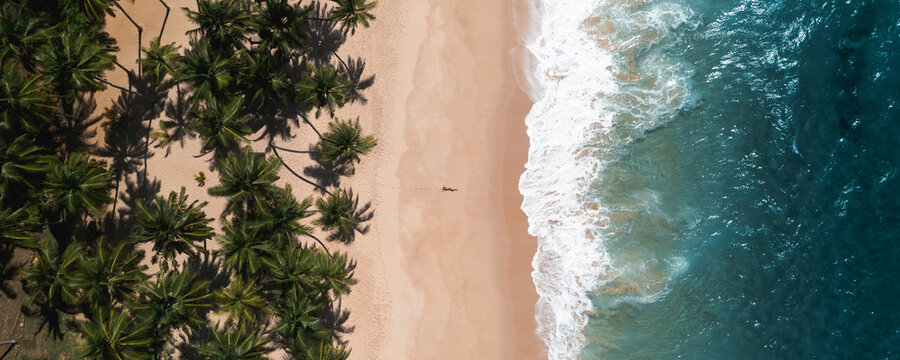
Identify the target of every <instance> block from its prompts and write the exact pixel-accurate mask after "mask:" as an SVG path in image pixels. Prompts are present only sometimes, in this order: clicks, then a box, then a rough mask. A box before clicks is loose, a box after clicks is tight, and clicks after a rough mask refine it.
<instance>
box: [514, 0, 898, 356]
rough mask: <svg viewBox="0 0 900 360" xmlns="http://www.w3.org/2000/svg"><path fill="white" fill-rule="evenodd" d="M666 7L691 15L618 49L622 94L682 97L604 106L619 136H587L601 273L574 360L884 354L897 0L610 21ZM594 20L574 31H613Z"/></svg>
mask: <svg viewBox="0 0 900 360" xmlns="http://www.w3.org/2000/svg"><path fill="white" fill-rule="evenodd" d="M624 3H628V4H631V2H627V1H626V2H624ZM673 4H674V5H673ZM669 5H672V6H677V7H678V8H679V9H682V10H683V12H685V13H687V14H688V15H689V17H688V20H687V21H678V22H673V23H672V25H671V27H669V28H666V31H664V32H659V31H657V32H655V33H653V32H651V34H652V36H645V37H644V39H650V40H647V41H645V42H644V43H643V45H640V46H636V47H631V48H629V49H627V50H628V51H630V52H629V53H625V54H624V55H623V51H622V48H621V47H618V48H616V51H618V56H619V57H618V58H617V59H615V60H614V62H616V63H617V64H620V65H621V66H620V67H619V69H627V70H628V71H631V72H632V73H634V74H637V76H638V77H639V78H640V79H641V80H633V79H626V80H621V78H620V81H619V82H618V85H619V88H618V90H617V91H618V92H620V93H624V92H626V91H627V92H628V93H629V94H635V93H641V92H640V91H638V90H640V89H647V88H653V84H655V83H657V82H661V81H664V80H666V81H674V82H678V83H679V84H680V85H679V86H680V87H679V89H682V91H681V92H679V93H677V94H675V95H674V96H675V97H676V98H677V99H676V101H672V104H673V106H672V107H671V108H670V109H668V110H666V111H655V112H652V114H650V115H647V114H644V113H641V114H638V112H635V111H632V110H627V109H626V110H621V109H618V110H616V111H618V112H617V113H616V115H615V117H614V119H613V120H612V122H611V123H612V124H613V125H612V126H611V127H610V128H611V129H613V132H612V134H613V135H612V136H618V137H619V138H628V139H629V140H628V141H620V142H615V141H610V140H608V139H606V138H604V139H602V140H595V142H594V145H595V147H596V149H595V151H594V152H593V156H597V157H602V158H604V159H606V160H605V162H604V163H603V166H602V167H601V168H600V169H599V170H598V172H597V176H596V178H595V179H594V180H593V181H592V183H591V186H590V187H589V192H588V196H587V198H589V199H590V202H593V203H596V204H601V205H602V207H603V208H604V209H606V210H607V212H606V213H604V214H605V215H604V216H602V218H601V219H599V220H597V221H598V225H596V227H595V228H594V229H593V231H594V235H595V236H597V237H598V238H599V239H602V241H601V242H599V245H597V246H598V248H602V250H603V253H604V262H605V264H608V266H606V267H605V268H604V270H603V271H602V274H601V275H600V278H599V282H598V283H597V284H596V286H595V288H594V289H593V291H591V293H590V296H589V298H590V300H591V302H592V304H593V310H592V311H591V312H590V316H589V317H588V322H587V327H586V329H585V330H584V339H583V342H584V344H583V348H582V349H580V354H581V358H583V359H668V358H676V357H680V358H687V359H725V358H728V359H745V358H746V359H757V358H759V359H776V358H777V359H815V358H818V359H833V358H853V359H892V358H900V305H897V304H898V303H900V302H898V299H900V278H898V277H897V276H898V275H900V174H898V172H900V109H898V106H897V105H898V104H897V101H898V100H900V68H898V67H900V2H898V1H894V0H890V1H889V0H881V1H875V0H871V1H864V0H855V1H854V0H841V1H832V0H820V1H810V0H769V1H762V0H757V1H750V0H745V1H734V0H717V1H712V0H705V1H644V2H642V4H637V3H636V2H635V3H634V4H631V5H627V6H632V7H634V9H632V10H633V11H631V10H629V11H631V12H630V13H628V14H624V15H623V14H613V15H612V16H611V17H612V18H614V19H615V18H617V17H620V16H635V17H643V16H645V15H646V14H648V12H646V11H648V9H651V8H660V7H661V6H663V7H665V6H669ZM617 6H618V5H617ZM621 6H622V7H624V6H626V5H621ZM617 11H618V12H621V11H623V10H620V9H619V8H616V7H609V6H598V8H597V12H596V13H595V16H596V17H597V18H599V19H609V18H610V16H607V15H610V14H611V13H612V12H617ZM603 21H606V20H601V21H600V22H603ZM609 23H610V24H611V25H610V24H603V23H602V24H599V25H598V24H597V23H596V22H595V23H590V24H588V25H585V26H596V27H597V29H600V30H598V32H601V33H602V32H603V30H602V29H603V27H604V26H606V25H609V27H610V28H615V29H617V30H618V31H620V32H621V31H625V26H624V25H623V23H622V22H621V21H619V22H616V21H612V22H609ZM638 23H640V21H638ZM636 33H637V34H641V32H640V31H637V32H636ZM660 34H662V36H658V35H660ZM601 45H605V43H603V44H601ZM622 64H624V65H622ZM660 66H668V67H670V68H677V69H678V71H677V74H683V75H684V77H683V78H675V77H672V78H665V77H664V76H662V75H652V74H651V73H652V70H653V69H654V68H655V67H660ZM651 75H652V76H651ZM670 95H671V94H670ZM605 98H607V99H609V98H610V96H608V94H607V96H605ZM671 98H672V97H671V96H669V97H659V96H655V97H654V96H648V97H645V98H643V100H642V102H640V103H641V104H644V103H646V102H650V101H658V102H661V101H664V100H665V99H671ZM619 100H620V101H621V98H619ZM634 106H635V108H639V109H642V111H643V110H644V109H646V106H643V105H641V106H637V105H634ZM626 107H627V106H626ZM601 110H603V111H604V112H608V111H610V110H609V109H608V108H602V109H601ZM623 114H626V115H628V116H625V115H623ZM635 114H637V115H635ZM599 116H600V115H599V114H598V117H599ZM633 117H637V118H639V119H638V120H639V121H642V122H646V121H650V120H653V121H655V122H656V123H657V124H658V125H654V126H650V127H635V126H628V125H627V124H628V122H627V121H625V120H627V119H632V118H633ZM650 117H653V119H650V120H648V118H650ZM626 118H627V119H626ZM607 134H608V133H607ZM597 149H598V150H597ZM529 216H530V220H531V221H534V216H532V214H529ZM536 279H537V278H536ZM536 281H537V280H536ZM539 287H540V286H539ZM539 320H540V317H539ZM551 345H552V344H551ZM561 353H562V352H558V353H552V354H551V358H563V357H564V356H562V355H559V354H561ZM554 354H556V355H554Z"/></svg>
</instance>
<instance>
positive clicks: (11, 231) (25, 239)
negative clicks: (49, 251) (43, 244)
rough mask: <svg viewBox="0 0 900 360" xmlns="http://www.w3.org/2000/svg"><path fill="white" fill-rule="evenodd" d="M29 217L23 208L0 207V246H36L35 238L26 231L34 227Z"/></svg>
mask: <svg viewBox="0 0 900 360" xmlns="http://www.w3.org/2000/svg"><path fill="white" fill-rule="evenodd" d="M30 218H31V216H29V215H28V213H27V212H26V211H25V209H24V208H21V209H18V210H15V211H13V210H12V209H4V208H0V246H10V245H12V246H18V247H25V248H35V247H37V245H38V243H37V240H36V239H35V238H34V237H33V236H31V235H30V234H29V233H28V232H29V230H31V228H33V227H34V223H32V222H31V219H30Z"/></svg>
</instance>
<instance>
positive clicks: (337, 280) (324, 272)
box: [312, 252, 356, 295]
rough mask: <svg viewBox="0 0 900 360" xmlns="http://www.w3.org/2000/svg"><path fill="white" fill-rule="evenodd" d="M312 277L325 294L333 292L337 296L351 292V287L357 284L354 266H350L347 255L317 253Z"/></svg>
mask: <svg viewBox="0 0 900 360" xmlns="http://www.w3.org/2000/svg"><path fill="white" fill-rule="evenodd" d="M314 261H315V266H314V267H313V274H312V277H313V279H314V281H316V282H317V283H318V284H319V286H320V290H321V291H323V292H327V291H332V292H334V293H335V294H336V295H342V294H346V293H349V292H350V286H351V285H353V284H356V280H355V279H353V268H354V267H355V265H354V264H348V260H347V254H341V253H335V254H330V255H329V254H325V253H321V252H319V253H317V254H316V256H315V258H314Z"/></svg>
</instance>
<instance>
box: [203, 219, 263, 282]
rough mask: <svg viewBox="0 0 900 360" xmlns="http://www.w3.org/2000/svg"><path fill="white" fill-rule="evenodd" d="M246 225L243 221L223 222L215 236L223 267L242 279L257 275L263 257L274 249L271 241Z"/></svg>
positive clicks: (217, 251)
mask: <svg viewBox="0 0 900 360" xmlns="http://www.w3.org/2000/svg"><path fill="white" fill-rule="evenodd" d="M261 235H262V234H260V233H259V231H256V230H254V229H252V228H250V227H249V226H248V225H247V222H245V221H238V222H235V223H229V224H225V226H223V227H222V235H221V236H219V237H218V238H217V240H218V241H219V244H220V245H221V248H220V249H218V250H216V254H217V255H219V256H221V257H222V259H223V260H222V261H223V264H224V265H225V267H227V268H229V269H231V270H233V271H234V272H235V274H236V275H238V276H240V277H241V278H243V279H251V278H254V277H259V276H260V275H261V273H260V272H259V271H260V270H261V269H262V265H263V258H265V257H266V256H268V255H269V254H271V253H272V252H273V251H274V250H275V249H274V248H273V246H272V242H271V241H270V240H269V239H268V238H265V237H263V236H261Z"/></svg>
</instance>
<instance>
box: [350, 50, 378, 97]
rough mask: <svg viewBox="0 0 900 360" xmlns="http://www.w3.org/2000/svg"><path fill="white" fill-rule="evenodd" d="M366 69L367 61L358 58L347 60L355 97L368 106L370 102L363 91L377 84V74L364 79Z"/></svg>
mask: <svg viewBox="0 0 900 360" xmlns="http://www.w3.org/2000/svg"><path fill="white" fill-rule="evenodd" d="M365 69H366V61H365V60H363V58H361V57H358V58H356V60H353V59H347V77H348V78H349V79H350V81H351V82H353V91H352V93H353V96H354V97H355V98H356V100H357V101H359V102H361V103H363V104H366V103H367V102H368V101H369V100H368V99H367V98H366V97H365V96H363V94H362V90H365V89H368V88H369V87H371V86H372V84H374V83H375V74H372V75H370V76H369V77H367V78H365V79H364V78H363V72H364V71H365Z"/></svg>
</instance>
